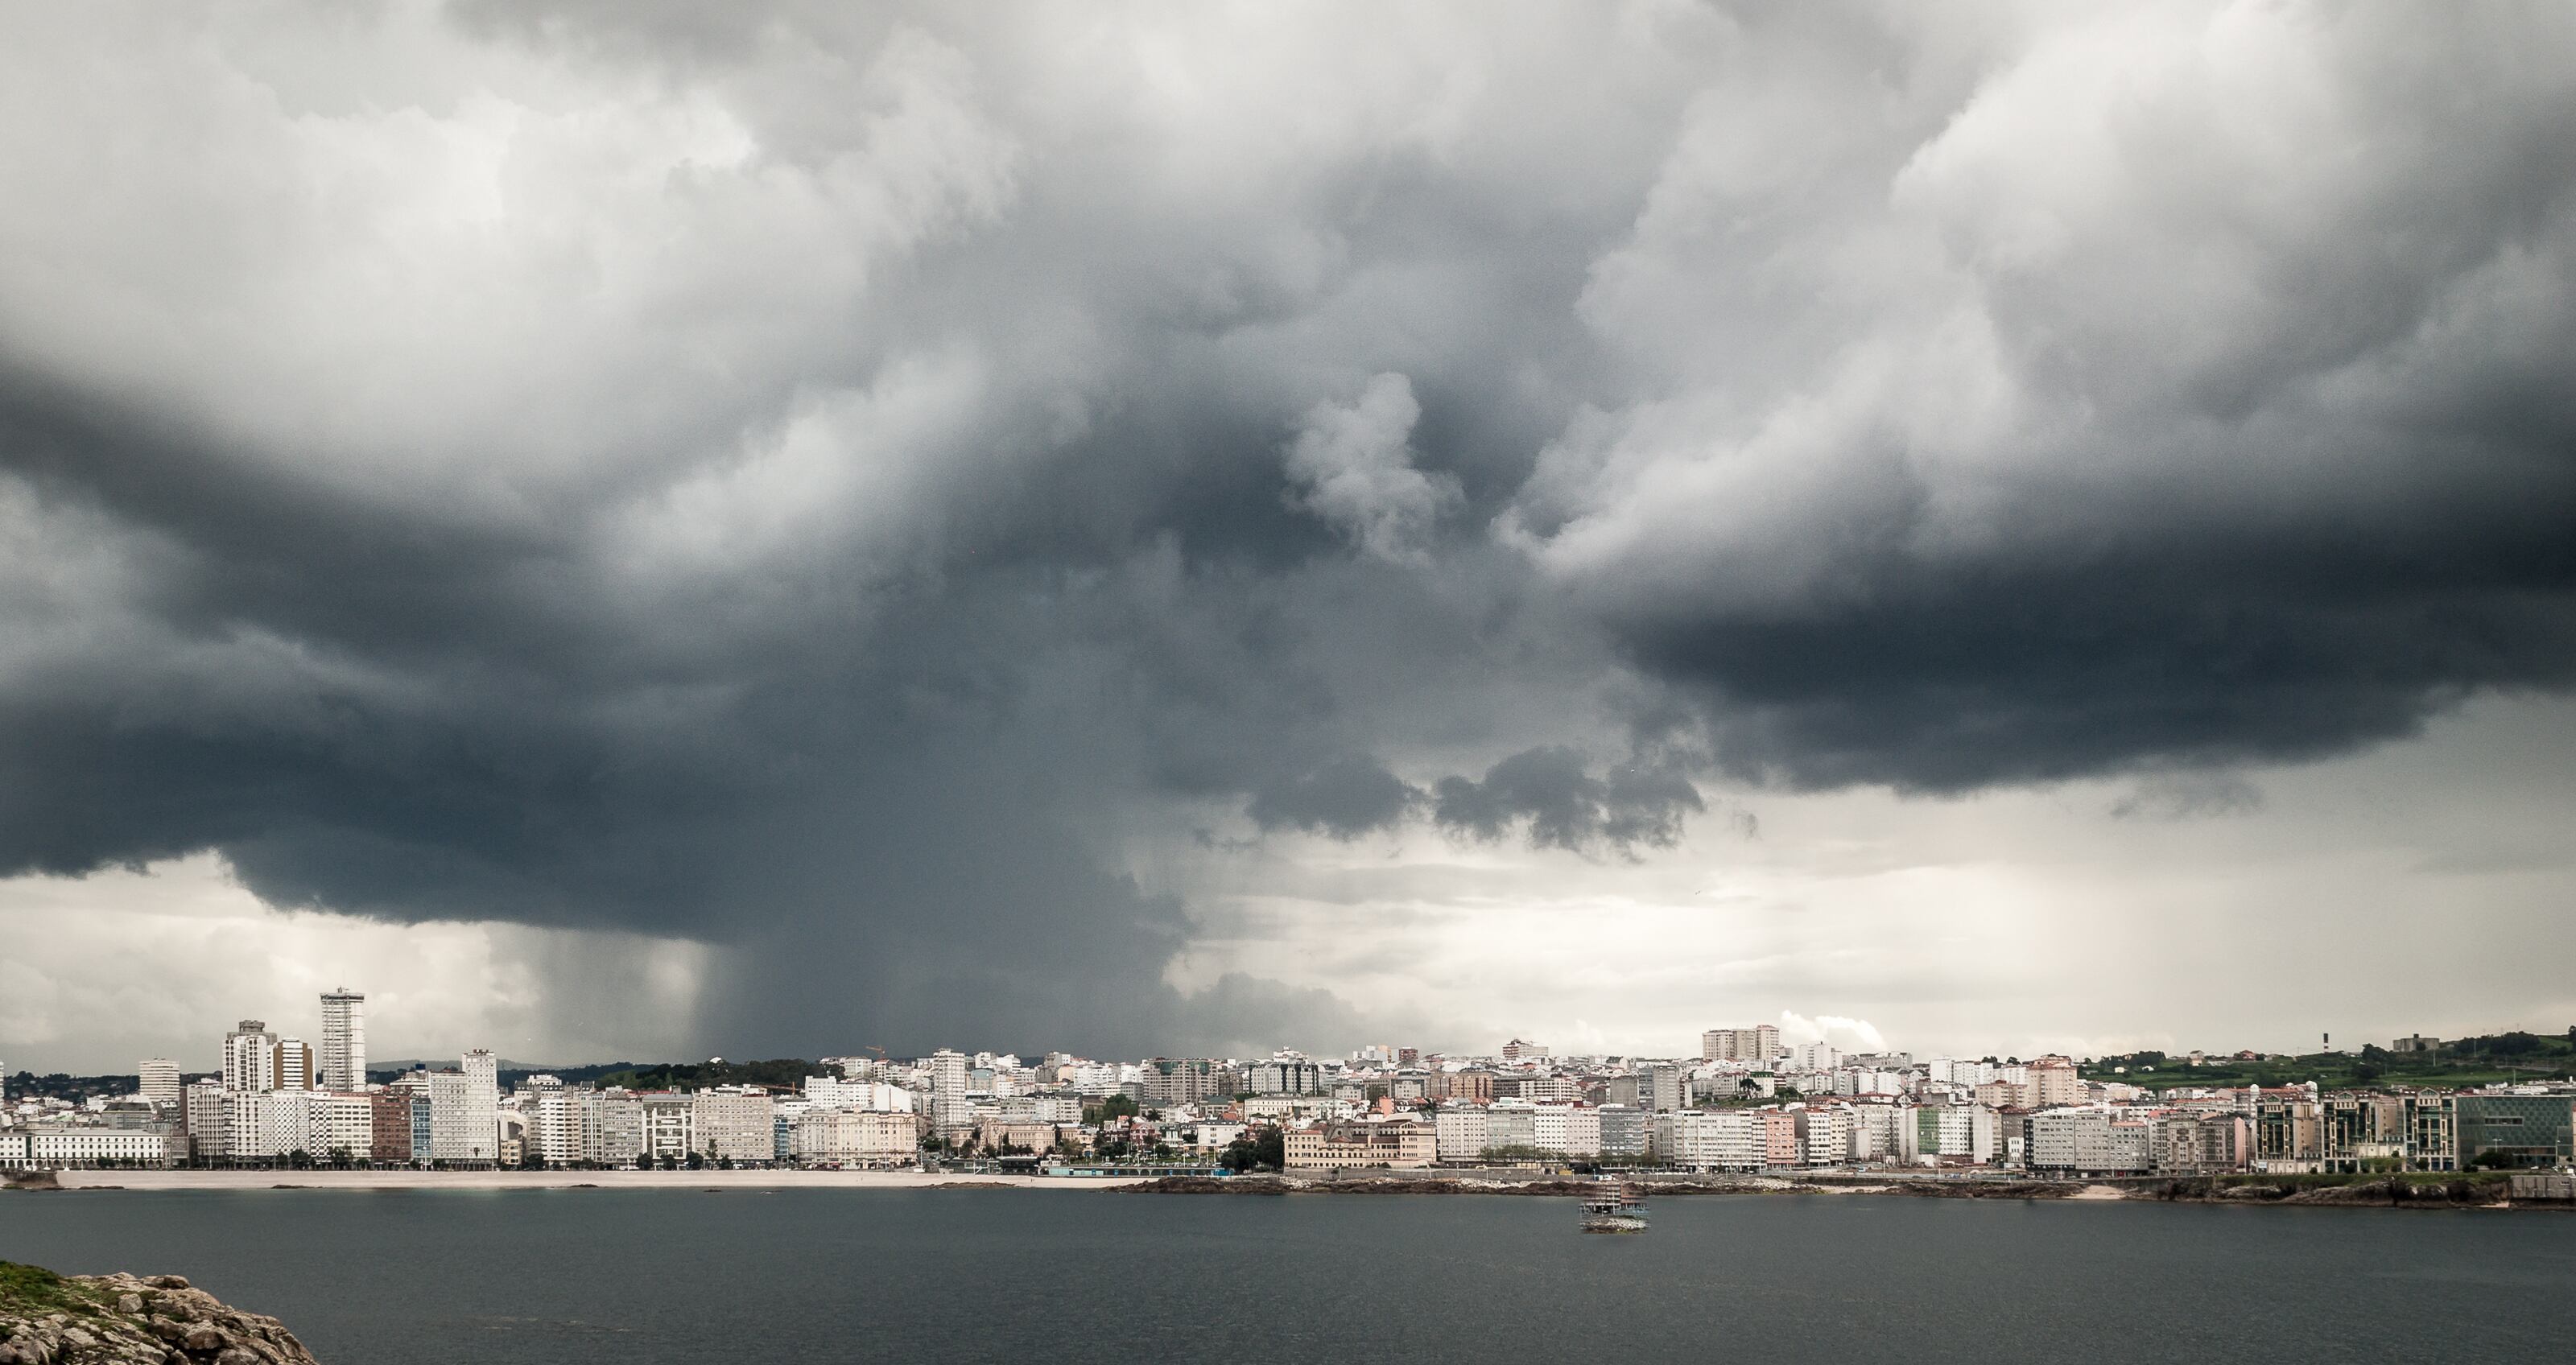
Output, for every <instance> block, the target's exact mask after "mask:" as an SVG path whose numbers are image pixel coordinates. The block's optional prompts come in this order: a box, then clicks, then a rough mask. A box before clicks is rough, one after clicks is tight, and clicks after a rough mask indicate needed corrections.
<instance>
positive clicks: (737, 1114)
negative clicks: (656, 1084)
mask: <svg viewBox="0 0 2576 1365" xmlns="http://www.w3.org/2000/svg"><path fill="white" fill-rule="evenodd" d="M961 1060H962V1059H961ZM689 1107H690V1110H691V1117H692V1121H693V1122H694V1124H695V1125H696V1129H697V1133H696V1142H697V1150H698V1151H699V1152H700V1153H702V1154H704V1155H705V1156H707V1157H708V1158H709V1159H712V1160H720V1161H737V1162H741V1161H756V1162H765V1161H771V1160H775V1159H776V1158H777V1155H778V1138H777V1133H776V1131H775V1128H774V1126H773V1124H772V1121H771V1120H772V1118H773V1115H772V1114H771V1112H770V1103H769V1094H768V1092H767V1091H763V1090H748V1089H743V1090H737V1089H733V1088H731V1087H725V1086H719V1087H717V1088H715V1089H712V1090H700V1091H698V1092H696V1093H695V1094H692V1095H691V1096H690V1097H689ZM969 1112H970V1113H971V1112H972V1111H971V1109H970V1111H969ZM970 1122H971V1120H970Z"/></svg>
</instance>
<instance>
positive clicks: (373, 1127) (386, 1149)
mask: <svg viewBox="0 0 2576 1365" xmlns="http://www.w3.org/2000/svg"><path fill="white" fill-rule="evenodd" d="M413 1102H414V1101H413V1092H412V1091H410V1090H408V1089H404V1090H393V1089H386V1090H378V1091H374V1092H372V1093H370V1094H369V1095H368V1096H367V1130H368V1131H367V1158H368V1160H370V1161H375V1162H379V1163H391V1164H396V1165H399V1164H401V1163H403V1162H407V1161H410V1160H412V1150H411V1148H412V1141H411V1140H412V1112H411V1111H412V1104H413Z"/></svg>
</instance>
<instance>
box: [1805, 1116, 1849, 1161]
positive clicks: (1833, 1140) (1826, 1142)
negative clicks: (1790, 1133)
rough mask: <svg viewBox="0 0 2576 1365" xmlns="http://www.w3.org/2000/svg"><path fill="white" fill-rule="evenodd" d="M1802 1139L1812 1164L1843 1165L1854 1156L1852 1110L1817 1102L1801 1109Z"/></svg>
mask: <svg viewBox="0 0 2576 1365" xmlns="http://www.w3.org/2000/svg"><path fill="white" fill-rule="evenodd" d="M1798 1143H1799V1147H1800V1149H1801V1150H1802V1151H1804V1153H1805V1154H1806V1160H1807V1164H1808V1165H1810V1166H1839V1165H1842V1164H1843V1163H1844V1162H1847V1161H1849V1160H1851V1149H1852V1114H1851V1111H1850V1110H1848V1109H1842V1108H1833V1109H1818V1108H1815V1107H1814V1106H1809V1107H1808V1108H1806V1109H1803V1110H1800V1111H1799V1114H1798Z"/></svg>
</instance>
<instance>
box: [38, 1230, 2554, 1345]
mask: <svg viewBox="0 0 2576 1365" xmlns="http://www.w3.org/2000/svg"><path fill="white" fill-rule="evenodd" d="M1653 1214H1654V1230H1653V1231H1652V1232H1649V1233H1647V1234H1645V1235H1643V1236H1635V1237H1597V1236H1584V1235H1582V1234H1581V1233H1578V1232H1577V1231H1576V1230H1575V1221H1576V1210H1575V1206H1574V1204H1573V1203H1572V1201H1570V1200H1564V1199H1549V1198H1495V1197H1473V1196H1468V1197H1458V1196H1434V1195H1407V1196H1349V1195H1344V1196H1309V1197H1289V1198H1258V1197H1243V1196H1231V1197H1228V1196H1197V1197H1192V1196H1153V1195H1121V1194H1111V1193H1106V1192H1092V1191H1070V1192H1066V1191H1036V1190H846V1189H845V1190H781V1191H771V1192H762V1191H748V1190H742V1191H726V1192H721V1193H718V1192H709V1191H702V1190H697V1189H670V1190H522V1191H462V1190H458V1191H445V1190H434V1191H400V1192H348V1191H321V1190H270V1191H113V1190H107V1191H66V1192H59V1193H0V1260H13V1261H30V1262H34V1263H37V1264H40V1265H48V1266H52V1267H54V1268H56V1269H58V1270H63V1271H67V1272H76V1273H95V1272H100V1271H109V1270H132V1271H135V1272H137V1273H141V1274H158V1273H173V1272H175V1273H178V1274H183V1275H186V1276H188V1277H189V1278H190V1279H191V1280H193V1281H195V1282H196V1283H197V1284H198V1285H199V1286H201V1287H203V1288H205V1289H208V1290H210V1291H212V1292H213V1293H215V1294H217V1295H218V1296H220V1297H222V1298H224V1299H226V1300H228V1301H230V1302H231V1303H233V1304H234V1305H235V1306H237V1307H242V1308H246V1309H250V1310H252V1311H256V1312H264V1313H271V1314H275V1315H276V1316H278V1317H281V1318H283V1319H285V1320H286V1323H287V1325H288V1326H289V1327H290V1328H292V1329H293V1330H294V1331H295V1332H296V1333H297V1334H298V1335H299V1336H301V1337H302V1338H303V1339H304V1341H305V1343H306V1344H307V1345H309V1346H310V1347H312V1348H313V1351H314V1353H315V1354H316V1355H317V1356H318V1357H320V1359H321V1360H322V1361H323V1362H324V1365H428V1363H429V1362H439V1365H452V1362H457V1361H472V1362H475V1365H569V1363H570V1362H590V1361H604V1362H605V1361H613V1362H620V1365H632V1363H634V1362H663V1361H672V1362H678V1361H688V1362H708V1361H759V1362H800V1361H877V1360H886V1361H920V1362H945V1361H991V1360H1016V1361H1026V1362H1032V1365H1035V1363H1036V1362H1044V1363H1045V1365H1064V1363H1068V1362H1090V1361H1116V1362H1121V1365H1138V1363H1139V1362H1155V1361H1166V1360H1184V1359H1196V1360H1207V1361H1221V1360H1249V1359H1261V1360H1330V1361H1406V1362H1411V1363H1412V1365H1446V1362H1452V1361H1455V1362H1474V1363H1475V1365H1499V1363H1500V1362H1512V1361H1523V1360H1534V1361H1547V1362H1552V1363H1554V1362H1573V1361H1583V1362H1618V1361H1636V1360H1654V1361H1660V1360H1692V1361H1710V1360H1758V1361H1762V1362H1765V1365H1792V1363H1794V1362H1804V1361H1819V1362H1833V1363H1834V1365H1853V1362H1873V1361H1900V1360H1901V1361H1905V1362H1908V1363H1909V1365H1913V1363H1914V1362H1922V1361H1951V1360H1956V1361H1973V1362H1978V1365H1997V1363H1998V1362H2014V1361H2043V1360H2044V1361H2051V1362H2067V1361H2085V1362H2096V1361H2114V1362H2116V1361H2158V1362H2165V1361H2175V1360H2188V1359H2199V1360H2205V1361H2256V1360H2260V1361H2270V1362H2291V1361H2300V1362H2305V1361H2427V1362H2444V1363H2445V1365H2449V1363H2451V1362H2479V1361H2496V1362H2512V1365H2531V1362H2538V1361H2557V1360H2570V1359H2576V1214H2569V1215H2561V1214H2549V1213H2497V1212H2477V1211H2462V1212H2418V1211H2412V1210H2373V1209H2281V1208H2268V1209H2240V1208H2224V1207H2207V1206H2190V1205H2181V1206H2177V1205H2161V1204H2120V1203H2046V1202H2030V1203H2024V1202H2018V1201H1993V1202H1988V1201H1975V1202H1971V1201H1966V1200H1933V1199H1908V1198H1891V1197H1873V1196H1856V1195H1840V1196H1832V1195H1826V1196H1781V1195H1774V1196H1753V1197H1737V1198H1695V1199H1672V1198H1668V1199H1661V1200H1657V1201H1654V1206H1653Z"/></svg>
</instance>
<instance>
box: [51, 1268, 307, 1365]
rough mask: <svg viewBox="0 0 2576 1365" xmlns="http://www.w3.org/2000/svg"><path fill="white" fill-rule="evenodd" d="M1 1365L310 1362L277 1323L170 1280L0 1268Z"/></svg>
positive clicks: (299, 1344)
mask: <svg viewBox="0 0 2576 1365" xmlns="http://www.w3.org/2000/svg"><path fill="white" fill-rule="evenodd" d="M0 1365H315V1362H314V1360H313V1354H312V1352H310V1351H307V1350H305V1349H304V1343H303V1342H300V1341H297V1340H296V1339H295V1334H294V1333H293V1332H290V1331H287V1330H286V1327H285V1325H284V1324H282V1323H280V1322H279V1321H278V1320H277V1319H275V1318H269V1317H262V1316H260V1315H259V1314H257V1313H245V1312H242V1311H241V1310H239V1309H237V1308H233V1307H230V1306H228V1305H226V1304H224V1303H223V1302H221V1301H220V1300H218V1299H216V1298H215V1296H214V1295H212V1294H209V1293H206V1292H205V1291H204V1290H201V1289H191V1288H189V1287H188V1282H187V1281H186V1280H184V1279H181V1278H180V1277H178V1276H176V1275H146V1276H135V1275H121V1274H120V1275H56V1274H54V1273H53V1272H52V1271H49V1270H42V1269H39V1268H37V1267H35V1266H27V1265H12V1264H10V1263H9V1262H6V1261H0Z"/></svg>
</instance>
